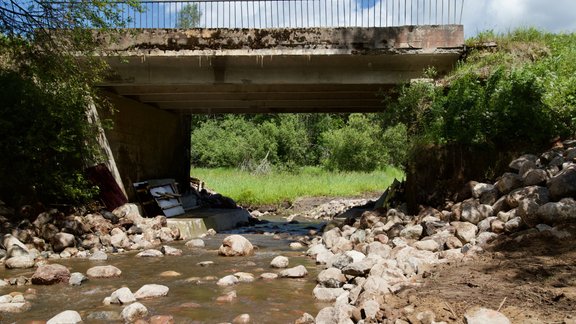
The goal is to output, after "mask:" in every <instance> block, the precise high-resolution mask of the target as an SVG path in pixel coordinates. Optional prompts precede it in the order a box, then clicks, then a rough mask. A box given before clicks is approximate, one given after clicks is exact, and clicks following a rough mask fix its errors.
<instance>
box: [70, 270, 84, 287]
mask: <svg viewBox="0 0 576 324" xmlns="http://www.w3.org/2000/svg"><path fill="white" fill-rule="evenodd" d="M86 280H88V278H86V276H84V274H82V273H80V272H73V273H72V274H70V279H69V280H68V284H69V285H70V286H80V285H81V284H82V283H83V282H84V281H86Z"/></svg>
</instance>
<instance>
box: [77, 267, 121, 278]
mask: <svg viewBox="0 0 576 324" xmlns="http://www.w3.org/2000/svg"><path fill="white" fill-rule="evenodd" d="M121 274H122V271H121V270H120V269H118V268H116V267H115V266H112V265H106V266H97V267H92V268H90V269H88V271H86V275H87V276H88V278H112V277H119V276H120V275H121Z"/></svg>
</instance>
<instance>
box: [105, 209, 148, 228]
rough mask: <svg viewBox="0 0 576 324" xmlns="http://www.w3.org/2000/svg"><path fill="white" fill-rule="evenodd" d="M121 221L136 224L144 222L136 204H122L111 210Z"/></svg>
mask: <svg viewBox="0 0 576 324" xmlns="http://www.w3.org/2000/svg"><path fill="white" fill-rule="evenodd" d="M112 214H114V216H116V217H118V218H119V219H120V220H121V221H122V220H124V221H129V222H131V223H133V224H135V225H137V226H139V225H141V224H142V223H144V222H145V219H144V218H143V217H142V215H141V214H140V211H139V210H138V206H137V205H136V204H124V205H122V206H120V207H118V208H116V209H114V210H113V211H112Z"/></svg>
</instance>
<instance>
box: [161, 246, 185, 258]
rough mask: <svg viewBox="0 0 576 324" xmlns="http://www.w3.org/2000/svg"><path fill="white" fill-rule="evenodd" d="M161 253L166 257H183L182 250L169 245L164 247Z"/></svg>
mask: <svg viewBox="0 0 576 324" xmlns="http://www.w3.org/2000/svg"><path fill="white" fill-rule="evenodd" d="M160 251H161V252H162V253H164V255H171V256H181V255H182V250H180V249H177V248H174V247H171V246H168V245H164V246H162V248H161V249H160Z"/></svg>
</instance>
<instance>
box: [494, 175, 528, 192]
mask: <svg viewBox="0 0 576 324" xmlns="http://www.w3.org/2000/svg"><path fill="white" fill-rule="evenodd" d="M521 186H522V177H521V176H519V175H518V174H516V173H510V172H507V173H504V174H503V175H502V177H501V178H500V180H498V181H497V182H496V184H495V187H496V189H498V191H499V192H500V193H501V194H503V195H505V194H507V193H509V192H510V191H512V190H514V189H517V188H520V187H521Z"/></svg>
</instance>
